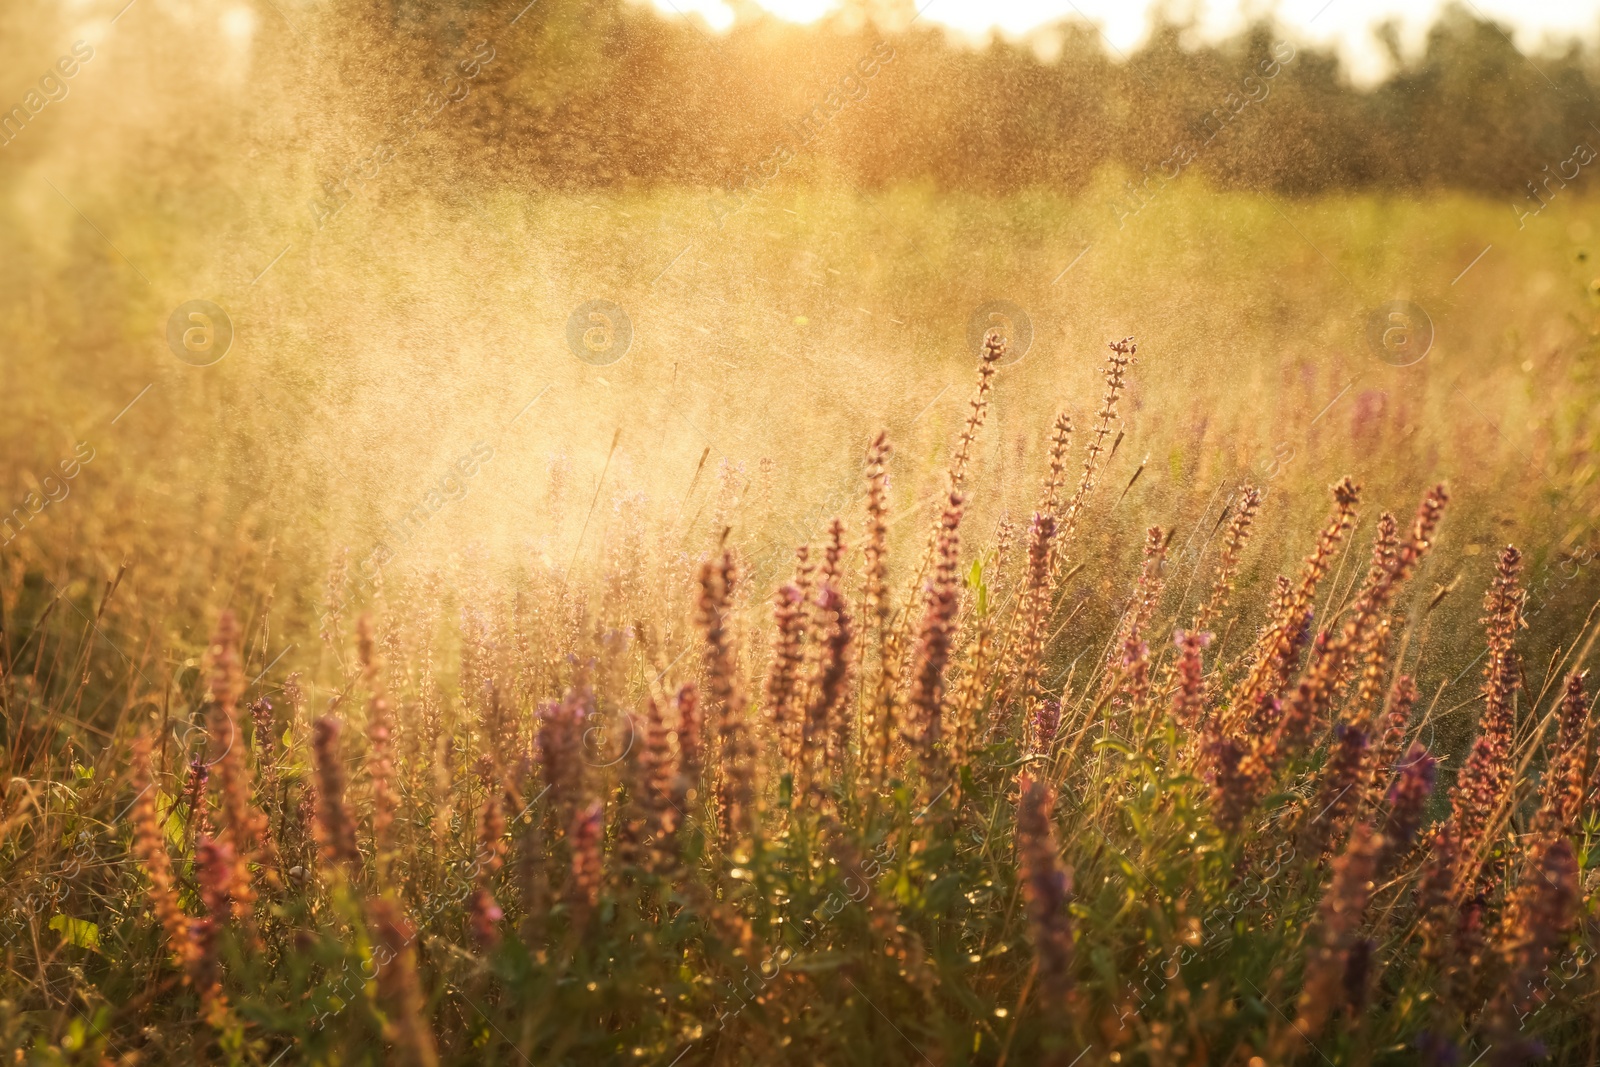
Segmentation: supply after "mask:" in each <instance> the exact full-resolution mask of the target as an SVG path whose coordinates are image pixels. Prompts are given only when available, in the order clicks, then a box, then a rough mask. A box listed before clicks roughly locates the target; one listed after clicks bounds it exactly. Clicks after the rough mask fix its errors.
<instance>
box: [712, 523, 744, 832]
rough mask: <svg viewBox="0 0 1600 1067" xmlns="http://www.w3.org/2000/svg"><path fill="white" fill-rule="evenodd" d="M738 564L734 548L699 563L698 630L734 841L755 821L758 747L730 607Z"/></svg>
mask: <svg viewBox="0 0 1600 1067" xmlns="http://www.w3.org/2000/svg"><path fill="white" fill-rule="evenodd" d="M737 582H738V568H737V565H736V564H735V563H734V559H733V553H732V552H730V551H726V550H724V552H723V553H722V556H721V558H720V559H717V560H709V559H708V560H706V561H705V562H704V564H703V565H702V566H701V568H700V603H699V623H700V632H701V634H702V636H703V639H704V644H703V649H704V657H705V670H706V684H707V687H708V689H709V690H710V696H711V701H712V708H713V710H714V714H715V715H716V723H717V741H718V756H719V758H720V760H721V770H722V782H721V789H720V790H719V793H718V797H717V800H718V815H719V818H720V821H721V827H722V834H723V840H724V842H725V843H728V844H731V843H733V842H734V841H736V840H738V839H740V838H743V837H745V836H747V835H748V834H749V833H750V831H751V830H752V829H753V827H754V818H755V811H754V802H755V783H754V777H755V766H754V762H755V752H754V746H753V745H752V744H751V742H750V737H749V725H748V724H747V723H746V722H745V710H746V709H745V696H744V686H743V684H742V681H741V677H740V672H739V664H738V655H737V653H736V651H735V649H734V645H733V634H732V632H731V630H730V628H729V625H728V624H729V622H730V619H729V613H730V610H731V606H732V603H733V594H734V587H735V585H736V584H737Z"/></svg>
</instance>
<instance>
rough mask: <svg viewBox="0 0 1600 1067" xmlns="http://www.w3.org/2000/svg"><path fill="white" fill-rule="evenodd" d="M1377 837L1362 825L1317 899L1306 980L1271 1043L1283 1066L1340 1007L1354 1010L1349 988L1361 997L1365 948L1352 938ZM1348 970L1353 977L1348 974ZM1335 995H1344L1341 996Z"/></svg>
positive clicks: (1356, 1008) (1368, 885) (1377, 845)
mask: <svg viewBox="0 0 1600 1067" xmlns="http://www.w3.org/2000/svg"><path fill="white" fill-rule="evenodd" d="M1382 848H1383V836H1382V835H1381V834H1376V833H1374V832H1373V830H1372V827H1370V826H1367V825H1362V826H1359V827H1357V828H1356V830H1355V832H1354V833H1353V834H1351V836H1350V843H1349V845H1348V846H1346V848H1345V851H1344V852H1343V853H1342V854H1341V855H1340V856H1339V858H1338V859H1337V860H1335V861H1334V864H1333V877H1332V879H1331V880H1330V881H1329V883H1328V888H1327V890H1326V891H1325V892H1324V893H1323V896H1322V905H1321V908H1320V909H1319V918H1320V924H1319V929H1318V938H1317V945H1316V947H1315V948H1314V949H1313V950H1312V953H1311V957H1310V959H1308V960H1307V961H1306V977H1305V982H1304V985H1303V986H1302V989H1301V992H1300V999H1299V1000H1298V1001H1297V1002H1296V1007H1295V1020H1294V1024H1293V1026H1290V1027H1280V1028H1279V1029H1278V1032H1277V1035H1276V1039H1275V1040H1274V1041H1273V1043H1272V1045H1273V1048H1274V1051H1275V1052H1276V1056H1277V1059H1276V1062H1285V1063H1287V1062H1289V1061H1290V1059H1292V1057H1293V1053H1294V1052H1295V1051H1296V1050H1298V1048H1299V1047H1300V1042H1301V1041H1313V1042H1314V1041H1316V1039H1317V1037H1318V1035H1320V1034H1321V1033H1322V1030H1323V1027H1325V1026H1326V1025H1327V1022H1328V1019H1329V1018H1330V1017H1331V1016H1332V1015H1333V1013H1334V1011H1335V1010H1336V1009H1337V1008H1339V1007H1340V1006H1341V1005H1344V1006H1345V1007H1346V1008H1347V1009H1348V1010H1351V1011H1352V1014H1354V1012H1356V1011H1359V1005H1357V1004H1353V1003H1351V1002H1350V998H1349V996H1348V993H1349V991H1351V990H1352V989H1354V990H1357V991H1359V993H1360V996H1361V997H1362V999H1364V997H1365V992H1364V991H1365V988H1366V972H1367V969H1368V968H1367V961H1368V960H1369V959H1370V955H1369V953H1370V949H1369V948H1360V947H1358V945H1359V941H1358V937H1357V934H1358V932H1359V931H1360V929H1361V922H1362V916H1363V914H1365V912H1366V910H1367V901H1368V900H1369V898H1370V897H1371V895H1372V878H1373V875H1374V873H1375V871H1376V862H1377V856H1378V853H1379V851H1380V850H1381V849H1382ZM1352 970H1354V971H1355V972H1356V973H1354V974H1353V973H1352ZM1341 993H1345V994H1346V995H1344V996H1341Z"/></svg>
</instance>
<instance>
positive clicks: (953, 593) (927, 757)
mask: <svg viewBox="0 0 1600 1067" xmlns="http://www.w3.org/2000/svg"><path fill="white" fill-rule="evenodd" d="M961 515H962V497H961V494H960V493H957V492H952V493H951V494H950V496H949V498H948V501H947V503H946V505H945V509H944V516H943V519H942V521H941V526H940V534H939V541H938V566H937V567H936V568H935V570H934V574H933V577H932V579H931V580H930V581H929V582H928V587H927V592H926V597H925V603H926V606H925V608H924V609H923V615H922V623H921V625H920V626H919V627H918V631H917V645H916V661H915V666H914V667H913V669H912V673H911V694H910V696H909V697H908V699H907V705H908V707H909V708H910V710H911V722H910V723H908V726H909V727H910V728H911V729H910V733H909V736H908V737H907V741H908V742H909V743H910V744H911V746H912V749H913V751H915V752H916V754H917V758H918V761H919V762H920V764H921V766H922V776H923V782H922V787H923V800H924V802H925V803H931V802H932V801H933V800H934V799H935V798H936V797H937V796H938V795H939V794H940V793H941V792H942V791H943V789H944V784H945V783H944V766H943V760H942V755H943V754H942V752H941V749H940V741H941V740H942V738H943V706H944V686H945V678H944V673H945V666H946V664H947V663H948V662H949V659H950V643H951V638H952V637H953V636H954V633H955V617H956V609H957V608H958V607H959V606H960V575H959V573H958V572H959V566H958V564H959V561H960V550H961V536H960V532H959V531H960V527H961Z"/></svg>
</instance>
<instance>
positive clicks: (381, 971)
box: [367, 896, 439, 1067]
mask: <svg viewBox="0 0 1600 1067" xmlns="http://www.w3.org/2000/svg"><path fill="white" fill-rule="evenodd" d="M367 921H368V923H370V924H371V928H372V932H373V941H374V942H375V944H376V945H378V946H379V947H381V948H382V950H383V962H381V963H379V965H378V967H377V981H378V995H379V996H380V997H382V998H383V999H384V1000H385V1001H387V1002H388V1005H389V1009H390V1010H389V1011H388V1012H386V1013H385V1019H384V1030H385V1033H384V1036H385V1037H386V1038H387V1039H388V1040H389V1041H390V1042H391V1043H393V1044H394V1046H395V1051H396V1053H397V1054H398V1055H399V1057H400V1058H401V1059H402V1060H403V1061H405V1062H409V1063H411V1064H413V1065H414V1067H436V1065H437V1064H438V1062H439V1053H438V1050H437V1046H436V1045H435V1043H434V1040H433V1031H432V1029H430V1028H429V1026H428V1022H427V1020H426V1019H425V1018H424V1017H423V1013H424V1011H425V1010H426V1008H427V998H426V997H425V996H424V995H423V992H422V983H421V982H420V981H419V979H418V977H417V954H416V949H415V948H413V944H414V943H415V941H416V939H417V931H416V928H415V927H413V926H412V925H411V923H409V922H408V921H407V920H406V918H405V915H404V914H403V913H402V911H401V908H400V904H399V902H398V901H396V900H394V899H393V898H391V897H387V896H385V897H377V898H374V899H372V900H369V901H368V902H367Z"/></svg>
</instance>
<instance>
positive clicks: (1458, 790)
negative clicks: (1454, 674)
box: [1450, 545, 1523, 864]
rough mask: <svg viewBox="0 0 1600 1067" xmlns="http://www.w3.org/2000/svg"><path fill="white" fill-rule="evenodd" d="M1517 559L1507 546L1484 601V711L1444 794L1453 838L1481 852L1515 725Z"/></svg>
mask: <svg viewBox="0 0 1600 1067" xmlns="http://www.w3.org/2000/svg"><path fill="white" fill-rule="evenodd" d="M1521 570H1522V554H1521V553H1519V552H1518V551H1517V550H1516V548H1514V547H1512V546H1509V545H1508V546H1507V547H1506V548H1505V550H1504V551H1502V552H1501V553H1500V559H1499V561H1498V563H1497V565H1496V568H1495V578H1494V582H1493V584H1491V585H1490V587H1489V592H1488V593H1487V594H1486V595H1485V597H1484V622H1485V624H1486V625H1487V627H1488V635H1489V656H1488V663H1487V664H1486V665H1485V666H1484V682H1483V694H1484V709H1483V715H1482V716H1481V717H1480V718H1479V720H1478V737H1477V739H1476V740H1475V741H1474V742H1473V743H1472V749H1471V751H1470V752H1469V753H1468V754H1467V759H1466V762H1465V763H1464V764H1463V765H1462V768H1461V773H1460V774H1459V775H1457V777H1456V785H1455V789H1454V790H1453V791H1452V792H1451V794H1450V807H1451V819H1452V821H1453V823H1454V831H1455V838H1456V840H1457V841H1458V842H1460V843H1461V844H1462V845H1464V846H1468V847H1472V848H1474V849H1475V851H1481V849H1482V847H1483V846H1484V843H1485V842H1486V841H1487V837H1488V831H1489V830H1490V827H1491V823H1492V821H1493V820H1495V819H1496V818H1498V816H1499V815H1500V808H1501V804H1502V801H1503V799H1504V797H1505V795H1506V791H1507V790H1508V789H1509V788H1510V787H1511V773H1512V772H1511V746H1512V733H1513V731H1514V729H1515V727H1516V720H1515V716H1514V712H1513V708H1512V700H1511V698H1512V694H1513V693H1514V691H1515V689H1516V684H1517V667H1516V652H1515V649H1514V647H1513V641H1514V639H1515V635H1516V630H1517V627H1518V626H1519V625H1521V621H1522V599H1523V596H1522V590H1521V589H1520V587H1519V585H1518V578H1519V576H1520V574H1521ZM1462 860H1463V862H1465V863H1468V864H1473V863H1481V862H1482V860H1481V856H1480V857H1478V858H1477V859H1474V858H1473V856H1472V854H1467V855H1463V857H1462Z"/></svg>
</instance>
